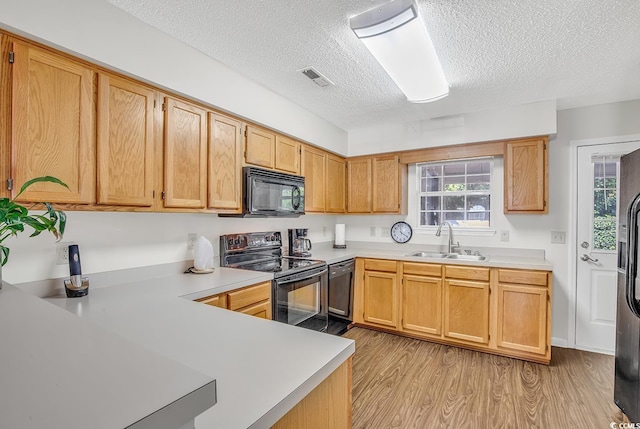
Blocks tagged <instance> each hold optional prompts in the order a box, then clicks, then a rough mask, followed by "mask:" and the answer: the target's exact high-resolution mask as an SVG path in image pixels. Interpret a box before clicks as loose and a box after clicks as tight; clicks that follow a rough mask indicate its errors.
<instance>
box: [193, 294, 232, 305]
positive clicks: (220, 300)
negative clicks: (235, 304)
mask: <svg viewBox="0 0 640 429" xmlns="http://www.w3.org/2000/svg"><path fill="white" fill-rule="evenodd" d="M196 301H198V302H201V303H203V304H207V305H211V306H213V307H220V308H227V294H226V293H221V294H220V295H213V296H207V297H205V298H200V299H196Z"/></svg>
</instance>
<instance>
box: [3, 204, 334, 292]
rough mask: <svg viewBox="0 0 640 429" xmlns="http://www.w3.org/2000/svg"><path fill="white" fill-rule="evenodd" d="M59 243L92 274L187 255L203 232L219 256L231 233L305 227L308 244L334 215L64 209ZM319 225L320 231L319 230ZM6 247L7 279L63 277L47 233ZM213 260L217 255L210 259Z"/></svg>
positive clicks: (322, 237)
mask: <svg viewBox="0 0 640 429" xmlns="http://www.w3.org/2000/svg"><path fill="white" fill-rule="evenodd" d="M67 215H68V223H67V231H66V233H65V236H64V240H63V241H64V242H75V243H77V244H78V245H79V246H80V255H81V262H82V271H83V273H87V274H90V273H97V272H103V271H109V270H118V269H125V268H133V267H142V266H147V265H156V264H163V263H171V262H180V261H184V260H188V259H193V253H192V252H191V251H189V250H187V234H189V233H196V234H201V235H203V236H205V237H206V238H207V239H209V241H211V243H212V244H213V247H214V252H215V254H216V255H219V254H220V252H219V248H218V246H219V236H220V235H222V234H231V233H235V232H253V231H281V232H282V237H283V239H285V241H286V237H287V229H288V228H310V231H309V238H310V239H311V241H312V242H313V243H319V242H323V241H332V240H333V228H334V225H335V216H326V215H304V216H301V217H299V218H287V219H274V218H268V219H253V218H252V219H242V218H220V217H218V216H216V215H213V214H192V213H100V212H68V213H67ZM323 228H324V230H323ZM5 244H6V245H7V247H9V248H10V249H11V253H10V256H9V263H8V264H7V265H5V266H4V267H3V273H2V275H3V279H4V280H5V281H8V282H9V283H23V282H28V281H35V280H43V279H49V278H57V277H64V276H68V275H69V267H68V265H56V244H55V242H54V238H53V236H52V235H50V234H42V235H40V236H38V237H34V238H29V237H28V234H23V235H21V236H20V237H17V238H11V239H9V240H8V241H7V242H5ZM216 260H217V259H216Z"/></svg>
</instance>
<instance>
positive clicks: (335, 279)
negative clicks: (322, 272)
mask: <svg viewBox="0 0 640 429" xmlns="http://www.w3.org/2000/svg"><path fill="white" fill-rule="evenodd" d="M354 268H355V261H354V260H353V259H349V260H347V261H343V262H338V263H336V264H331V265H329V330H328V332H329V333H331V334H336V335H341V334H343V333H344V332H346V331H347V328H348V326H349V324H351V322H352V321H353V274H354Z"/></svg>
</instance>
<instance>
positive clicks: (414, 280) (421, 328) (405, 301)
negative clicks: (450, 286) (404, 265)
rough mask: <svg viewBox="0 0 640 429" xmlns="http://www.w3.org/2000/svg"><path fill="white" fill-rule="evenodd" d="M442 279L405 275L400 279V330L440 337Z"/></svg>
mask: <svg viewBox="0 0 640 429" xmlns="http://www.w3.org/2000/svg"><path fill="white" fill-rule="evenodd" d="M441 327H442V279H441V278H440V277H424V276H412V275H405V276H403V278H402V330H403V331H414V332H418V333H424V334H430V335H437V336H440V334H441V333H442V329H441Z"/></svg>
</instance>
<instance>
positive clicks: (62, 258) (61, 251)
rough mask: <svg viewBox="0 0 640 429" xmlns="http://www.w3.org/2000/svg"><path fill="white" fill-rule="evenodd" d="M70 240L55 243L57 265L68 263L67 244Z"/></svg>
mask: <svg viewBox="0 0 640 429" xmlns="http://www.w3.org/2000/svg"><path fill="white" fill-rule="evenodd" d="M72 244H76V243H72V242H69V241H67V242H64V243H58V244H56V264H57V265H67V264H68V263H69V246H70V245H72Z"/></svg>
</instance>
